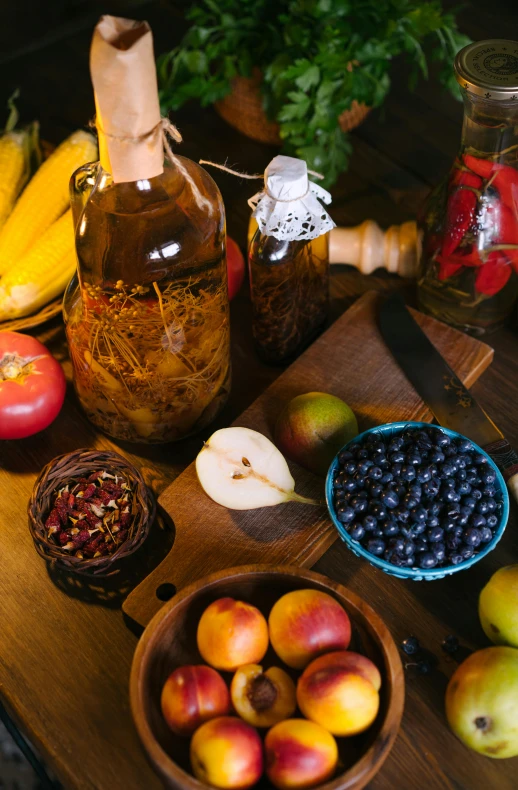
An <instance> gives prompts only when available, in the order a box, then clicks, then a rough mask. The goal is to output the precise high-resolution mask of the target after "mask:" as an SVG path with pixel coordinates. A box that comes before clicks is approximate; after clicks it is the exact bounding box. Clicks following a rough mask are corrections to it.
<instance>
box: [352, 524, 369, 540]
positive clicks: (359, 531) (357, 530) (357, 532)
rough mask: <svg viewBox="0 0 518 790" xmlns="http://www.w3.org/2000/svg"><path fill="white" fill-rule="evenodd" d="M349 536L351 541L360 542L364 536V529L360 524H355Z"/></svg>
mask: <svg viewBox="0 0 518 790" xmlns="http://www.w3.org/2000/svg"><path fill="white" fill-rule="evenodd" d="M349 534H350V535H351V538H352V539H353V540H361V539H362V538H363V537H364V535H365V529H364V527H362V525H361V524H355V525H354V526H353V528H352V529H351V532H350V533H349Z"/></svg>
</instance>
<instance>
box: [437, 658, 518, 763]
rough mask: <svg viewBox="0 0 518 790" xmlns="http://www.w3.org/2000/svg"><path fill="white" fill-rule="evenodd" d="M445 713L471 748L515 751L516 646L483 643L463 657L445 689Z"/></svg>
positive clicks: (500, 754)
mask: <svg viewBox="0 0 518 790" xmlns="http://www.w3.org/2000/svg"><path fill="white" fill-rule="evenodd" d="M446 717H447V719H448V723H449V725H450V727H451V729H452V730H453V732H454V733H455V735H456V736H457V737H458V738H460V740H461V741H462V742H463V743H465V744H466V746H469V747H470V749H474V751H476V752H479V753H480V754H484V755H486V756H487V757H495V758H504V757H515V756H516V755H518V650H515V649H514V648H513V647H486V649H485V650H479V651H478V652H477V653H472V655H471V656H469V658H467V659H466V660H465V661H463V662H462V664H461V665H460V666H459V667H457V669H456V671H455V672H454V674H453V675H452V677H451V680H450V682H449V684H448V688H447V689H446Z"/></svg>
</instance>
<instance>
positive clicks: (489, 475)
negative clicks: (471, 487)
mask: <svg viewBox="0 0 518 790" xmlns="http://www.w3.org/2000/svg"><path fill="white" fill-rule="evenodd" d="M480 479H481V480H482V482H483V483H484V484H485V485H492V484H493V483H494V482H495V480H496V472H495V470H494V469H492V468H491V467H489V468H488V469H484V470H483V471H482V472H481V473H480Z"/></svg>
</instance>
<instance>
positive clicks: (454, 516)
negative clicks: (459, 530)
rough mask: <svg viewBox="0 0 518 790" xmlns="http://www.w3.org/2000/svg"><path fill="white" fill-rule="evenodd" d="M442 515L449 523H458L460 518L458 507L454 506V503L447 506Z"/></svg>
mask: <svg viewBox="0 0 518 790" xmlns="http://www.w3.org/2000/svg"><path fill="white" fill-rule="evenodd" d="M443 515H444V517H445V518H447V519H448V520H449V521H458V520H459V518H460V507H459V506H458V505H457V504H456V502H453V503H452V504H448V505H447V506H446V508H445V510H444V513H443Z"/></svg>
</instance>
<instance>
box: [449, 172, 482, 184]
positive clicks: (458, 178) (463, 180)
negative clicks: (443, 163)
mask: <svg viewBox="0 0 518 790" xmlns="http://www.w3.org/2000/svg"><path fill="white" fill-rule="evenodd" d="M451 184H452V186H456V187H473V189H480V187H481V186H482V179H481V177H480V176H477V175H476V173H470V171H469V170H460V169H459V168H456V169H455V171H454V173H453V175H452V177H451Z"/></svg>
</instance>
